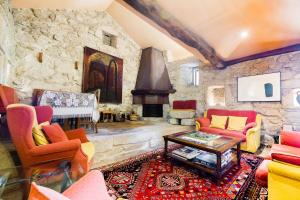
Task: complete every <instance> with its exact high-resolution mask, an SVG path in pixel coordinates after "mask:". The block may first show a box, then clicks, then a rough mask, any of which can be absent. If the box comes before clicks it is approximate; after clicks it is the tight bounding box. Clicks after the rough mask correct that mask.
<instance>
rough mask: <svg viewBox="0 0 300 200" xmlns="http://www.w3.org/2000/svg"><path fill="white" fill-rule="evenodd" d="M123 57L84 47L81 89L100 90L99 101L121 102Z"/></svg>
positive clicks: (86, 90) (87, 90) (88, 90)
mask: <svg viewBox="0 0 300 200" xmlns="http://www.w3.org/2000/svg"><path fill="white" fill-rule="evenodd" d="M122 80H123V59H121V58H118V57H115V56H112V55H109V54H106V53H104V52H101V51H98V50H95V49H92V48H89V47H84V59H83V78H82V91H83V92H94V91H96V90H100V102H101V103H116V104H119V103H122V86H123V81H122Z"/></svg>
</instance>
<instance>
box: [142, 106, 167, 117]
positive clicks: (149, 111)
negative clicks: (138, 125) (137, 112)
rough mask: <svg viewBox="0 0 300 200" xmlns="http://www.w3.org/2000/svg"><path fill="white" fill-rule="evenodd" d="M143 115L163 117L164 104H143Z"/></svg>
mask: <svg viewBox="0 0 300 200" xmlns="http://www.w3.org/2000/svg"><path fill="white" fill-rule="evenodd" d="M143 117H163V104H143Z"/></svg>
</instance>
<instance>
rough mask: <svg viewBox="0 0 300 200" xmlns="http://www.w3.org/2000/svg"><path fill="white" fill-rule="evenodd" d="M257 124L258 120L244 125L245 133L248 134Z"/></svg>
mask: <svg viewBox="0 0 300 200" xmlns="http://www.w3.org/2000/svg"><path fill="white" fill-rule="evenodd" d="M256 125H257V124H256V122H251V123H248V124H247V125H246V126H245V127H244V129H243V134H244V135H246V134H247V131H248V130H249V129H251V128H254V127H256Z"/></svg>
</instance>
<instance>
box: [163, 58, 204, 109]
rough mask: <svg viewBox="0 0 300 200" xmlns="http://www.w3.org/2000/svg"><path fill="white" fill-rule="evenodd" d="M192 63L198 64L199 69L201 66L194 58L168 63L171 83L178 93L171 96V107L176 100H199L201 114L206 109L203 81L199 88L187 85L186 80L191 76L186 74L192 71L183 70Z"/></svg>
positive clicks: (198, 107) (198, 105) (198, 106)
mask: <svg viewBox="0 0 300 200" xmlns="http://www.w3.org/2000/svg"><path fill="white" fill-rule="evenodd" d="M191 63H192V64H195V63H198V65H199V68H200V66H201V63H200V62H199V61H198V60H197V59H196V58H193V57H191V58H186V59H183V60H178V61H174V62H169V63H167V69H168V72H169V76H170V80H171V83H172V84H173V86H174V88H175V89H176V93H174V94H170V95H169V100H170V106H172V103H173V101H174V100H191V99H192V100H197V111H198V112H199V111H202V110H203V109H204V105H203V98H202V95H203V94H202V91H203V89H202V87H203V86H202V85H203V83H202V79H200V84H199V86H192V85H187V80H185V79H186V77H187V76H190V75H188V74H186V72H190V71H185V70H182V69H181V68H182V67H185V65H189V64H191ZM200 69H201V68H200ZM201 74H202V73H201Z"/></svg>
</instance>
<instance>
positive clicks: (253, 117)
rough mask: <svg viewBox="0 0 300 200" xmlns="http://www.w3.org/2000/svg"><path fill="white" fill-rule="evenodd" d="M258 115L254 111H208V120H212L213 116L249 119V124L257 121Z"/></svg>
mask: <svg viewBox="0 0 300 200" xmlns="http://www.w3.org/2000/svg"><path fill="white" fill-rule="evenodd" d="M256 114H257V113H256V112H255V111H253V110H224V109H208V110H207V118H208V119H210V120H211V116H212V115H219V116H236V117H247V124H249V123H251V122H255V121H256Z"/></svg>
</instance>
